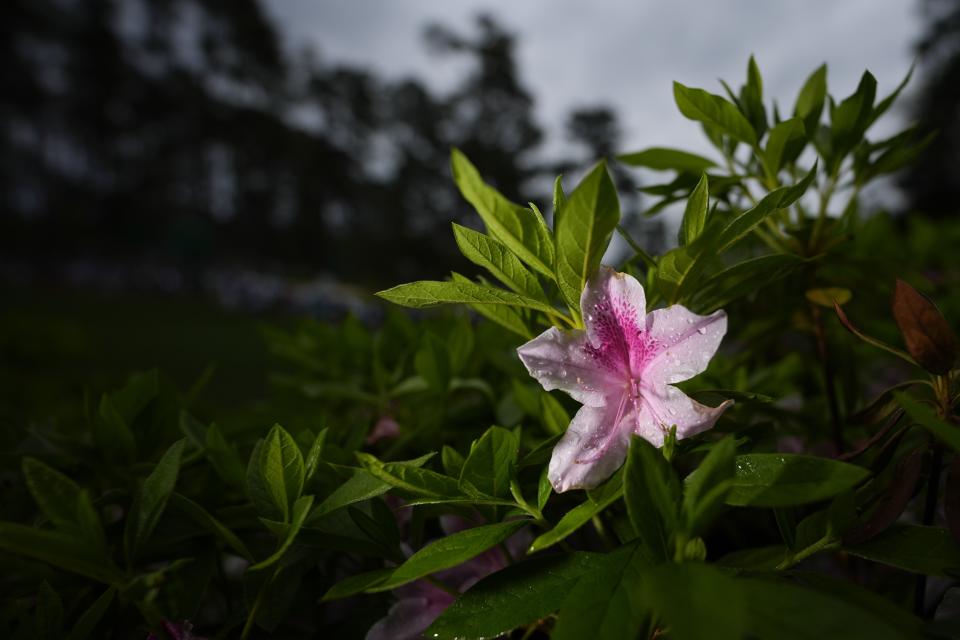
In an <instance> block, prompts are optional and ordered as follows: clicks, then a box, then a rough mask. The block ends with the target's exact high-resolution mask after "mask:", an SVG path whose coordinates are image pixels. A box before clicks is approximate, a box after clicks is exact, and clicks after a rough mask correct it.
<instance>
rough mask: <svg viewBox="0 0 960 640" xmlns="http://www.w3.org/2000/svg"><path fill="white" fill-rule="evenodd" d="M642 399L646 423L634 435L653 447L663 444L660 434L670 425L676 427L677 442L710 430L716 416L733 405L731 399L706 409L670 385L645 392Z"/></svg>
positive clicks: (668, 428)
mask: <svg viewBox="0 0 960 640" xmlns="http://www.w3.org/2000/svg"><path fill="white" fill-rule="evenodd" d="M643 397H644V404H645V405H646V407H647V409H648V413H647V415H648V416H649V420H650V424H649V426H647V428H646V429H645V430H644V431H642V432H637V435H639V436H642V437H644V438H646V439H647V440H649V441H650V442H652V443H653V444H655V445H657V446H661V445H662V444H663V434H665V433H666V432H667V431H669V430H670V427H671V426H673V425H677V439H678V440H679V439H681V438H689V437H690V436H695V435H697V434H698V433H700V432H701V431H706V430H707V429H709V428H710V427H712V426H713V425H714V423H715V422H716V421H717V418H719V417H720V414H722V413H723V412H724V411H726V410H727V407H729V406H730V405H732V404H733V400H726V401H724V402H723V403H722V404H721V405H720V406H719V407H708V406H706V405H702V404H700V403H699V402H697V401H696V400H694V399H693V398H691V397H690V396H688V395H686V394H685V393H683V392H682V391H680V390H679V389H677V388H676V387H674V386H671V385H663V386H661V387H659V388H652V389H649V388H648V389H645V390H644V392H643ZM658 434H659V440H657V436H658ZM651 436H653V437H651Z"/></svg>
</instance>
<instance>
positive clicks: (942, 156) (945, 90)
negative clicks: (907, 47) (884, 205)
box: [901, 0, 960, 217]
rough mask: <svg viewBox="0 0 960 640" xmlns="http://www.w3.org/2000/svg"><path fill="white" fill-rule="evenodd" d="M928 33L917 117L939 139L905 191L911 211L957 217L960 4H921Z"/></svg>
mask: <svg viewBox="0 0 960 640" xmlns="http://www.w3.org/2000/svg"><path fill="white" fill-rule="evenodd" d="M922 8H923V13H924V16H925V18H926V20H927V29H926V33H925V34H924V36H923V38H922V40H921V41H920V43H919V45H918V48H917V49H918V54H919V56H920V61H921V70H922V71H923V72H924V74H925V77H926V81H925V84H924V85H923V87H922V88H921V90H920V92H919V95H918V96H917V98H916V102H915V107H914V116H915V118H916V119H917V121H918V122H919V123H920V125H921V126H922V127H923V128H924V129H926V130H928V131H937V132H938V135H937V137H936V138H935V139H934V140H933V142H932V143H931V144H930V145H929V146H928V147H927V148H926V149H925V150H924V152H923V154H922V155H921V156H920V157H919V159H918V160H917V162H916V163H915V164H913V165H912V166H911V167H910V169H909V171H907V172H906V174H905V175H904V177H903V179H902V181H901V186H902V187H903V189H904V191H905V192H906V194H907V197H908V199H909V201H910V205H911V207H912V208H913V209H916V210H917V211H919V212H922V213H924V214H926V215H929V216H934V217H941V216H951V215H955V214H956V213H957V211H958V204H957V203H958V202H960V173H958V172H957V166H960V4H958V3H957V2H956V1H955V0H923V2H922Z"/></svg>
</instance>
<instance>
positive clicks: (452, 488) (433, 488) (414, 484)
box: [357, 452, 463, 499]
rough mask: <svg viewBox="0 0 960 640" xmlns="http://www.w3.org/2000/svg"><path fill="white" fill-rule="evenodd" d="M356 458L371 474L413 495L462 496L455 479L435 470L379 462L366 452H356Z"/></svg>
mask: <svg viewBox="0 0 960 640" xmlns="http://www.w3.org/2000/svg"><path fill="white" fill-rule="evenodd" d="M357 458H358V459H359V460H360V463H361V464H362V465H363V467H364V468H365V469H366V470H367V471H368V472H369V473H370V474H371V475H373V476H374V477H376V478H378V479H379V480H382V481H383V482H386V483H387V484H389V485H390V486H392V487H394V488H397V489H401V490H403V491H406V492H408V493H410V494H412V495H413V496H415V497H421V498H440V499H443V498H457V497H463V496H462V495H461V494H460V485H459V483H458V482H457V481H456V480H454V479H453V478H450V477H448V476H445V475H442V474H439V473H437V472H435V471H430V470H429V469H421V468H420V467H416V466H412V465H409V464H404V463H401V462H381V461H380V460H377V458H375V457H374V456H372V455H370V454H368V453H360V452H358V453H357Z"/></svg>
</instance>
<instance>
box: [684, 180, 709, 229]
mask: <svg viewBox="0 0 960 640" xmlns="http://www.w3.org/2000/svg"><path fill="white" fill-rule="evenodd" d="M709 194H710V186H709V181H708V180H707V174H706V173H704V174H703V175H702V176H700V182H698V183H697V186H696V187H694V189H693V192H692V193H691V194H690V198H689V199H688V200H687V207H686V209H685V210H684V212H683V220H682V221H681V223H680V244H681V245H688V244H690V243H691V242H693V241H694V240H696V239H697V237H698V236H699V235H700V234H701V233H703V228H704V227H705V226H706V223H707V206H708V204H709V203H708V200H709Z"/></svg>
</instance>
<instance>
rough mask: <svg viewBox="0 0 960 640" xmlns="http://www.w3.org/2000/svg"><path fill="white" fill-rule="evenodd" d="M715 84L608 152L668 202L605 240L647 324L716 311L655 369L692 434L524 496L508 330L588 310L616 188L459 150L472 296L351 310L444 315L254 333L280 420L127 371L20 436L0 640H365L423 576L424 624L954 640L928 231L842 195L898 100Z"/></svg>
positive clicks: (949, 364)
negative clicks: (538, 183) (646, 132)
mask: <svg viewBox="0 0 960 640" xmlns="http://www.w3.org/2000/svg"><path fill="white" fill-rule="evenodd" d="M725 88H726V89H727V91H726V93H727V95H726V96H725V97H724V96H720V95H714V94H711V93H708V92H706V91H704V90H702V89H696V88H689V87H686V86H684V85H682V84H679V83H677V84H675V86H674V95H675V98H676V102H677V105H678V108H679V110H680V112H681V113H682V114H683V115H685V116H686V117H688V118H690V119H691V120H694V121H696V122H697V123H699V125H700V126H701V127H702V128H703V130H704V132H705V134H706V136H707V137H708V139H709V140H710V141H711V143H712V144H713V146H714V153H713V157H712V158H707V157H701V156H699V155H695V154H691V153H688V152H684V151H680V150H675V149H663V148H651V149H645V150H641V151H638V152H636V153H630V154H625V155H623V156H622V157H620V158H619V160H620V161H621V162H622V163H624V164H626V165H628V166H640V167H646V168H649V169H652V170H656V171H658V172H663V173H664V174H667V175H666V177H665V178H664V181H663V182H662V183H660V184H654V185H650V186H646V187H644V191H645V192H646V193H648V194H651V195H654V196H656V197H657V198H658V200H657V201H656V203H655V204H653V205H652V206H650V207H649V208H648V210H647V214H648V215H651V216H652V215H657V214H658V213H659V212H661V211H662V210H663V209H664V208H666V207H668V206H670V205H672V204H673V203H679V205H678V206H682V207H683V208H684V215H683V220H682V223H681V225H680V229H679V234H678V235H679V238H678V242H679V245H678V246H677V247H675V248H673V249H671V250H669V251H667V252H665V253H663V254H662V255H651V254H649V253H648V252H647V251H645V249H644V248H643V247H641V246H639V245H638V244H637V243H636V242H634V241H633V240H632V239H631V238H629V237H627V240H628V242H630V244H631V246H632V247H633V249H634V251H633V254H632V255H631V257H630V258H629V259H628V260H626V261H625V262H624V263H623V264H622V265H619V267H618V268H619V270H621V271H624V272H627V273H630V274H631V275H633V276H635V277H636V278H637V279H638V280H640V281H641V282H643V283H645V288H646V296H647V301H648V308H649V309H653V308H655V307H660V306H665V305H672V304H682V305H684V306H686V307H688V308H690V309H692V310H693V311H695V312H697V313H708V312H711V311H714V310H716V309H720V308H723V309H725V310H726V312H727V315H728V317H729V323H730V329H729V332H728V337H727V340H726V342H725V344H724V347H723V349H722V351H721V352H720V353H719V354H718V355H717V356H716V357H715V358H714V359H713V361H712V362H711V364H710V367H709V369H708V370H707V371H706V372H705V373H704V374H702V375H700V376H698V377H697V378H695V379H694V380H691V381H689V382H685V383H683V384H682V385H680V386H681V387H682V389H683V390H684V391H685V392H686V393H688V394H690V395H691V396H693V397H695V398H699V399H702V400H703V401H704V402H706V403H708V404H717V403H718V402H719V401H720V400H721V399H727V398H729V399H733V400H735V401H736V405H735V406H734V407H733V408H731V409H730V410H728V411H727V412H726V413H725V414H724V416H723V417H722V418H721V420H720V421H719V422H718V423H717V425H716V427H715V428H714V429H712V430H710V431H707V432H705V433H704V434H702V435H699V436H696V437H693V438H689V439H684V440H675V439H670V438H668V440H667V442H666V444H665V445H664V446H663V448H662V449H658V448H655V447H653V446H652V445H650V444H649V443H647V442H646V441H645V440H642V439H640V438H634V439H633V441H632V443H631V445H630V448H629V453H628V456H627V461H626V463H625V465H624V466H623V467H622V469H621V470H620V471H618V472H617V473H615V474H614V475H613V476H612V477H611V478H610V479H609V480H608V481H606V482H605V483H604V484H602V485H601V486H599V487H597V488H596V489H592V490H590V491H571V492H567V493H564V494H554V493H553V490H552V487H551V485H550V482H549V481H548V479H547V473H546V471H547V461H548V460H549V458H550V455H551V451H552V449H553V446H554V444H555V443H556V442H557V440H558V438H559V437H560V435H561V434H562V433H563V432H564V430H565V429H566V428H567V425H568V424H569V422H570V416H571V415H573V413H574V412H575V411H576V409H577V404H576V403H575V402H573V401H572V400H571V399H570V398H568V397H567V396H565V395H563V394H559V393H549V392H546V391H544V390H543V389H542V388H541V387H540V386H539V385H537V384H536V383H534V382H533V381H532V380H531V379H530V377H529V376H528V375H527V373H526V372H525V371H524V369H523V367H522V366H521V364H520V362H519V360H518V358H517V355H516V347H517V346H519V344H520V343H521V342H522V341H525V340H527V339H530V338H532V337H533V336H535V335H537V334H538V333H540V332H541V331H543V330H544V329H547V328H550V327H558V328H560V329H562V330H572V329H576V328H578V327H582V326H583V323H584V318H582V317H581V313H580V308H579V304H578V301H579V298H580V293H581V291H582V290H583V288H584V285H585V282H587V280H588V279H589V278H590V276H591V275H592V273H594V272H595V271H596V269H597V268H598V266H599V265H600V263H601V261H602V259H603V256H604V253H605V251H606V249H607V246H608V244H609V242H610V240H611V237H612V236H613V234H614V233H618V232H619V233H621V234H624V235H626V233H625V231H624V230H623V228H622V226H620V225H619V224H618V223H619V220H620V207H619V203H618V202H619V201H618V194H617V190H616V188H615V186H614V182H613V180H612V179H611V177H610V174H609V172H608V170H607V167H606V165H605V164H604V163H603V162H601V163H599V164H597V165H596V166H595V167H594V168H593V169H592V170H591V171H589V172H588V173H587V174H586V175H585V176H584V177H583V178H582V179H581V180H580V181H579V182H578V183H577V184H576V185H573V184H572V183H570V182H569V181H567V180H566V179H558V180H557V182H556V188H555V195H554V198H553V202H552V203H551V206H550V207H546V206H544V207H542V209H544V210H547V211H548V213H549V214H550V215H549V216H545V215H544V214H543V213H542V212H541V209H540V208H537V207H536V206H534V205H530V206H529V207H525V206H523V205H519V204H516V203H513V202H511V201H510V200H508V199H507V198H505V197H504V196H503V195H502V194H501V193H500V192H498V191H497V190H496V189H494V188H493V187H492V186H490V185H488V184H486V183H485V182H484V180H483V178H482V177H481V176H482V173H483V169H484V168H483V167H474V166H473V165H472V164H471V163H470V161H469V160H468V159H467V158H466V156H464V155H463V154H461V153H460V152H458V151H454V153H453V159H452V164H453V175H454V179H455V180H456V183H457V186H458V187H459V188H460V191H461V193H462V194H463V196H464V198H465V199H466V200H467V201H468V202H469V203H470V204H471V205H472V206H473V207H474V208H475V209H476V211H477V213H478V214H479V221H480V222H482V223H483V231H477V230H474V229H471V228H468V227H465V226H457V225H455V226H454V228H453V235H454V240H455V242H456V245H457V246H458V247H459V248H460V249H461V251H462V253H463V254H464V256H465V257H466V258H467V259H468V260H470V261H471V262H472V263H474V264H475V265H477V266H478V267H481V268H483V269H485V270H486V271H487V272H489V274H490V276H492V278H493V280H488V279H486V278H479V279H470V278H467V277H465V276H462V275H460V274H457V273H453V274H451V277H450V279H448V280H443V281H420V282H415V283H410V284H401V285H398V286H396V287H394V288H391V289H388V290H387V291H384V292H381V294H380V295H381V296H382V297H383V298H386V299H387V300H389V301H391V302H394V303H397V304H400V305H404V306H408V307H417V308H420V307H432V306H435V305H438V304H443V303H456V304H458V305H460V306H459V307H457V308H456V309H454V310H452V311H450V312H448V313H438V314H432V313H423V314H418V315H415V316H408V315H404V314H403V313H401V312H400V311H398V310H396V309H390V310H389V311H388V312H387V314H386V317H385V319H384V321H383V322H382V323H380V324H379V325H378V326H377V327H376V328H373V329H371V328H369V327H367V326H365V325H364V324H363V323H361V322H359V321H358V320H355V319H352V318H351V319H348V320H346V321H345V322H344V323H342V324H341V325H339V326H332V325H325V324H320V323H316V322H311V321H305V322H303V323H302V324H300V325H298V326H296V327H294V328H293V329H271V330H267V332H266V339H267V343H268V345H269V348H270V351H271V353H272V355H273V358H274V360H273V362H274V365H273V367H274V372H273V373H272V375H271V379H272V381H273V383H274V386H275V395H274V400H273V406H272V407H269V406H268V407H266V408H264V407H259V408H258V409H257V412H258V415H261V414H263V413H268V414H269V413H270V410H271V409H272V410H273V416H274V419H277V420H282V424H283V426H280V425H273V426H271V424H270V423H267V422H264V423H261V424H256V425H251V423H250V422H249V421H240V422H236V423H234V422H233V421H230V424H227V423H223V424H219V423H218V422H216V421H215V420H216V419H217V418H218V416H215V415H207V414H206V413H205V412H204V411H203V408H202V404H201V403H199V402H198V397H201V396H202V390H201V388H200V387H201V386H202V385H197V386H196V387H195V388H194V389H191V390H190V391H189V392H186V393H181V392H178V391H177V390H176V389H174V388H173V387H172V385H171V384H170V383H169V382H168V381H167V380H165V378H164V377H163V376H162V375H160V374H158V373H156V372H153V371H151V372H147V373H141V374H138V375H135V376H133V377H131V378H130V379H129V381H128V382H127V383H126V384H125V385H124V386H123V387H121V388H119V389H116V390H113V391H110V392H108V393H104V394H103V395H102V396H100V397H99V398H95V397H93V396H90V398H89V399H88V401H87V402H86V403H85V405H84V406H83V407H82V410H80V411H77V412H75V413H73V414H69V415H72V416H75V419H61V420H59V421H57V422H55V423H52V424H48V423H36V424H34V425H32V426H30V428H28V429H25V430H24V432H23V434H22V435H23V437H22V439H21V441H20V442H18V444H17V446H16V450H15V453H13V454H7V455H5V456H4V458H3V459H2V460H3V470H4V472H5V475H4V477H5V482H8V483H9V487H8V488H7V489H6V496H7V499H6V506H7V509H6V510H5V514H4V521H3V522H0V567H2V574H3V578H0V581H2V582H0V584H2V586H3V589H4V591H5V592H6V593H9V594H10V596H11V597H10V598H8V599H7V600H6V602H5V604H4V608H3V609H2V612H0V625H2V626H0V628H2V629H3V630H4V631H5V632H7V633H6V635H9V636H10V637H18V638H28V637H49V638H59V637H64V636H65V634H68V633H69V637H71V638H82V637H118V638H119V637H132V636H135V635H136V634H137V633H143V634H144V635H145V634H146V633H147V630H148V629H152V630H154V631H157V630H159V629H160V626H161V625H162V623H163V622H164V621H177V622H179V621H183V620H190V621H192V623H193V624H194V625H195V627H196V629H197V631H198V632H200V633H201V634H202V635H206V636H217V637H236V636H242V637H270V636H271V635H275V636H276V637H316V636H320V635H322V636H323V637H362V636H363V635H364V634H365V633H366V632H367V629H369V628H370V627H371V625H372V624H373V622H374V621H376V620H377V619H379V618H383V617H384V616H387V615H388V609H390V607H391V605H392V604H393V603H394V602H396V601H397V600H398V599H399V600H400V601H403V600H404V599H409V598H410V597H411V596H410V593H411V591H412V590H415V589H420V590H421V591H418V592H417V593H421V594H423V593H427V592H428V591H426V590H430V589H432V591H429V593H431V594H434V595H432V596H430V597H431V598H434V600H437V601H441V600H442V606H441V607H438V608H437V613H439V610H440V609H445V610H443V612H442V613H439V616H438V617H436V619H435V620H434V621H433V622H432V625H431V626H430V628H429V630H428V631H427V632H426V633H427V635H428V636H430V637H442V638H463V637H495V636H497V635H498V634H513V635H514V636H515V637H551V638H561V639H563V638H583V637H595V638H630V637H640V638H652V637H658V638H664V637H668V638H678V639H681V640H682V639H686V638H705V637H710V638H746V637H759V638H794V637H797V638H808V637H809V638H830V637H844V638H913V637H925V636H926V637H952V636H955V634H956V633H957V628H958V627H957V625H958V619H957V618H956V617H955V615H956V614H954V617H953V618H950V617H949V616H947V615H946V614H947V613H949V612H948V611H947V607H944V606H941V601H943V602H946V601H948V600H949V597H945V595H944V594H945V593H946V594H947V595H948V596H949V594H950V593H951V592H950V591H948V589H955V580H956V578H957V575H958V571H960V546H958V542H957V541H958V538H960V502H958V499H957V496H958V495H960V456H958V455H957V451H960V436H958V433H960V432H958V431H957V428H958V425H957V415H956V405H957V401H958V395H957V394H958V388H957V387H958V385H957V381H958V376H957V370H956V368H955V367H956V364H957V357H958V346H957V341H956V338H955V336H954V334H953V332H952V330H951V328H950V323H949V321H948V319H949V320H955V319H956V318H957V317H960V296H957V295H955V294H954V295H950V294H951V292H955V291H957V290H958V288H957V286H958V284H960V269H958V266H957V265H956V263H955V262H952V261H951V260H950V259H949V257H948V256H950V255H951V253H950V252H949V249H948V248H949V247H951V246H952V245H951V243H953V242H955V240H956V239H957V238H955V237H951V234H954V235H956V234H957V230H956V229H954V228H952V227H950V228H947V229H945V230H941V229H939V228H937V227H931V226H929V225H928V224H925V223H923V222H920V221H911V222H908V223H906V226H905V227H904V228H897V227H896V226H894V223H893V222H891V220H890V219H889V218H887V217H886V216H884V215H877V216H873V217H862V216H861V215H860V211H859V206H858V205H859V196H860V192H861V190H862V189H863V188H864V187H865V186H866V185H868V184H869V183H871V182H872V181H873V180H875V179H876V178H877V177H878V176H881V175H884V174H888V173H891V172H893V171H896V170H897V169H899V168H902V167H904V166H906V165H908V164H909V163H910V161H911V160H912V159H913V158H914V157H915V155H916V154H917V153H918V151H919V150H920V149H921V148H922V147H923V145H924V144H926V142H927V139H926V138H922V137H921V138H917V137H916V136H914V135H913V131H912V130H908V131H906V132H904V133H903V134H898V135H895V136H893V137H891V138H888V139H885V140H876V139H873V138H872V137H871V134H870V128H871V126H872V125H873V124H874V122H875V121H876V120H878V119H879V118H880V117H881V116H882V115H883V114H884V112H886V111H887V110H888V109H889V107H890V106H891V104H892V103H893V101H894V100H895V98H896V97H897V94H899V92H900V89H901V88H902V85H901V87H898V88H897V90H896V91H895V92H894V93H893V94H892V95H890V96H887V97H883V98H880V99H878V96H877V95H876V81H875V80H874V78H873V77H872V76H871V75H870V74H869V73H865V74H864V75H863V78H862V79H861V81H860V83H859V85H858V87H857V88H856V90H855V91H854V93H852V94H851V95H850V96H848V97H846V98H844V99H834V98H833V97H831V96H830V95H829V93H828V88H827V72H826V68H825V67H822V68H820V69H818V70H816V71H815V72H814V73H813V74H811V76H810V78H809V80H808V81H807V82H806V83H805V84H804V85H803V87H802V88H801V89H800V91H799V93H798V96H797V98H796V100H795V102H794V103H793V105H792V106H790V107H789V108H782V107H780V108H778V107H777V106H776V105H775V104H773V103H772V102H770V101H769V100H768V99H766V98H765V96H764V91H763V82H762V79H761V74H760V72H759V70H758V68H757V65H756V64H755V62H754V61H753V60H751V61H750V63H749V65H748V70H747V78H746V82H745V84H744V85H743V86H742V87H741V88H740V89H739V90H738V91H734V90H733V89H731V88H729V87H726V85H725ZM904 229H906V231H904ZM921 273H927V274H930V275H931V276H932V277H931V278H930V279H931V280H933V281H934V283H935V285H936V286H937V287H938V288H937V289H936V291H935V295H934V297H935V298H936V299H937V300H938V301H940V302H942V307H943V311H944V313H942V314H941V312H940V310H938V308H937V307H936V306H935V305H934V304H933V303H932V302H930V300H929V299H928V298H927V297H925V296H923V295H922V294H920V293H918V292H917V290H916V289H914V288H913V287H912V286H911V285H909V284H907V283H906V282H905V281H911V282H913V283H915V284H916V285H917V286H918V287H919V288H921V289H926V290H930V291H931V292H933V290H932V289H931V285H930V283H929V282H926V281H925V280H924V279H923V278H921V277H920V274H921ZM898 278H901V279H902V281H901V280H897V279H898ZM891 292H892V293H893V305H892V307H891V305H889V299H890V295H891ZM464 306H465V307H466V308H464ZM468 309H469V310H472V311H473V312H475V314H476V315H474V314H473V313H470V312H468ZM478 316H479V317H478ZM241 400H242V398H238V399H237V402H238V403H240V402H241ZM491 425H495V426H491ZM18 435H19V434H18ZM944 473H945V475H944ZM944 478H945V480H944ZM941 485H946V486H945V489H944V488H943V487H942V486H941ZM454 522H457V523H459V525H457V526H455V525H454ZM465 523H466V524H465ZM928 576H934V577H936V578H935V579H933V580H929V581H928V579H927V577H928ZM474 583H475V584H474ZM466 587H470V588H469V589H466ZM461 591H463V592H464V593H462V595H461V594H460V592H461ZM952 593H954V594H955V591H954V592H952ZM437 594H439V595H437ZM454 596H456V597H454ZM424 598H426V596H424ZM424 602H426V600H424ZM431 602H433V601H431ZM421 604H423V603H421ZM448 605H449V606H448ZM423 606H426V604H423ZM938 608H939V609H940V610H941V617H940V619H938V620H935V621H934V620H933V617H934V612H935V611H936V610H937V609H938ZM390 615H391V616H395V615H398V613H397V609H396V608H395V609H394V610H393V611H392V612H391V613H390Z"/></svg>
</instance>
